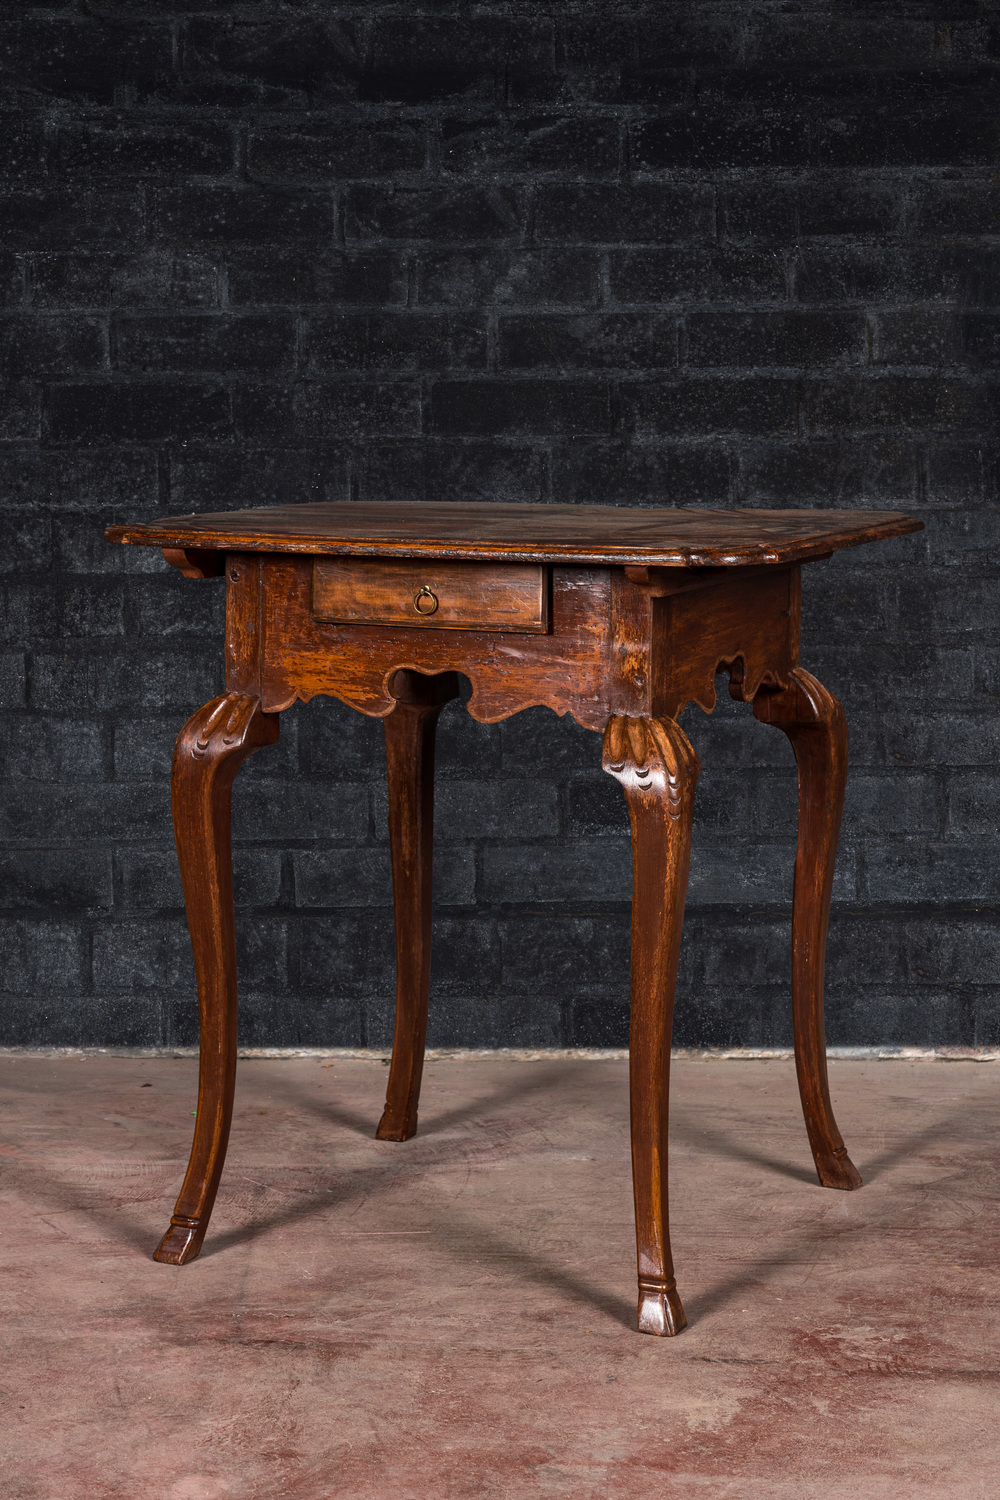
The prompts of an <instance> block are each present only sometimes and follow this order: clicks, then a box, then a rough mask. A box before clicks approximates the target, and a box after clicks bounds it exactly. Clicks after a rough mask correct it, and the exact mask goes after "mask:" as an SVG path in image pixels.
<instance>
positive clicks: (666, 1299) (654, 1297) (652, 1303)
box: [639, 1281, 687, 1338]
mask: <svg viewBox="0 0 1000 1500" xmlns="http://www.w3.org/2000/svg"><path fill="white" fill-rule="evenodd" d="M686 1327H687V1318H686V1317H685V1316H684V1309H683V1307H682V1306H681V1299H680V1297H679V1296H678V1295H677V1288H676V1287H675V1286H670V1287H669V1288H668V1287H664V1286H660V1285H648V1284H647V1285H645V1286H644V1285H643V1283H642V1282H641V1281H640V1283H639V1332H640V1333H653V1334H656V1336H657V1337H658V1338H672V1337H673V1336H674V1334H675V1333H680V1331H681V1329H682V1328H686Z"/></svg>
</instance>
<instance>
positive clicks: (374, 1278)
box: [0, 1056, 1000, 1500]
mask: <svg viewBox="0 0 1000 1500" xmlns="http://www.w3.org/2000/svg"><path fill="white" fill-rule="evenodd" d="M195 1069H196V1064H195V1063H194V1062H193V1061H192V1060H190V1059H178V1060H173V1059H167V1058H163V1059H160V1058H157V1059H149V1060H143V1059H136V1058H131V1059H130V1058H117V1057H103V1058H96V1057H69V1058H54V1059H50V1058H39V1057H36V1058H29V1057H25V1058H17V1057H9V1056H8V1057H3V1058H0V1187H2V1192H3V1204H2V1212H0V1297H2V1299H3V1300H2V1309H3V1310H2V1324H0V1327H2V1334H0V1343H2V1351H0V1402H2V1406H3V1414H4V1415H3V1424H2V1430H0V1495H2V1496H3V1497H4V1500H139V1497H142V1500H146V1497H151V1500H334V1497H335V1500H467V1497H477V1500H478V1497H482V1500H521V1497H528V1496H532V1497H533V1496H539V1497H556V1496H565V1497H569V1500H625V1497H628V1500H646V1497H654V1496H655V1497H657V1500H660V1497H668V1500H670V1497H687V1496H691V1497H698V1500H702V1497H705V1500H709V1497H710V1500H722V1497H725V1500H813V1497H816V1500H819V1497H821V1496H822V1497H824V1500H830V1497H834V1500H839V1497H845V1500H847V1497H850V1500H924V1497H927V1500H931V1497H933V1500H950V1497H952V1496H954V1497H959V1496H960V1497H962V1500H996V1497H997V1495H998V1494H1000V1478H998V1474H1000V1410H998V1394H1000V1381H998V1374H1000V1326H998V1324H1000V1318H998V1298H997V1272H996V1265H997V1258H998V1257H997V1250H998V1232H1000V1211H998V1170H997V1164H998V1160H1000V1150H998V1132H997V1113H998V1111H997V1095H998V1092H1000V1069H998V1067H997V1065H995V1064H976V1063H959V1062H956V1063H943V1062H934V1063H928V1062H869V1063H865V1062H834V1063H832V1064H831V1076H832V1084H833V1092H834V1099H835V1103H836V1106H837V1113H838V1116H839V1120H840V1124H841V1128H842V1129H843V1131H844V1135H845V1137H846V1138H847V1141H848V1144H849V1146H850V1147H851V1152H852V1155H853V1157H854V1160H855V1162H856V1163H857V1165H858V1166H859V1168H860V1169H861V1172H862V1174H863V1175H864V1177H865V1180H866V1184H867V1185H866V1186H865V1187H864V1188H863V1189H862V1190H861V1191H860V1192H856V1193H839V1192H831V1191H829V1190H824V1189H822V1188H820V1187H819V1186H818V1185H817V1184H816V1182H815V1179H814V1177H813V1174H812V1166H811V1160H810V1158H809V1154H808V1149H807V1146H806V1138H805V1132H804V1129H803V1127H802V1123H801V1117H800V1116H799V1113H798V1105H797V1098H796V1094H795V1084H794V1075H793V1070H792V1067H791V1065H790V1064H789V1063H787V1062H773V1061H772V1062H735V1061H709V1062H701V1061H699V1062H696V1061H687V1060H684V1061H680V1062H678V1063H677V1064H676V1066H675V1070H674V1098H673V1104H672V1121H673V1126H672V1129H673V1154H672V1161H671V1191H672V1217H673V1240H674V1252H675V1259H676V1262H677V1270H678V1285H679V1287H680V1291H681V1295H682V1297H683V1300H684V1305H685V1308H686V1310H687V1314H688V1318H689V1321H690V1326H689V1328H688V1329H686V1330H685V1331H684V1332H683V1333H682V1334H681V1335H680V1336H679V1337H677V1338H675V1339H655V1338H650V1337H646V1336H641V1335H639V1334H637V1333H635V1332H634V1331H633V1327H634V1324H633V1319H634V1309H635V1298H634V1263H633V1253H634V1252H633V1241H632V1225H631V1214H632V1206H631V1192H630V1183H629V1148H628V1106H627V1064H625V1063H622V1062H618V1061H590V1060H546V1061H535V1062H522V1061H510V1060H492V1059H491V1060H484V1061H478V1060H477V1061H472V1060H443V1061H438V1062H432V1063H430V1064H429V1065H428V1069H427V1073H426V1082H425V1088H424V1096H423V1108H422V1112H421V1124H420V1133H419V1135H418V1136H417V1138H416V1139H415V1140H413V1141H410V1142H408V1143H406V1144H403V1145H395V1144H392V1143H381V1142H377V1141H375V1140H374V1139H373V1131H374V1127H375V1124H376V1122H377V1120H378V1117H379V1114H380V1110H381V1098H382V1093H383V1090H384V1086H385V1077H386V1069H385V1066H384V1065H383V1064H382V1063H380V1062H377V1061H369V1060H350V1061H348V1060H336V1061H331V1060H330V1059H325V1060H324V1059H321V1058H302V1059H296V1060H268V1061H246V1062H243V1063H241V1064H240V1075H239V1083H238V1091H237V1117H236V1123H235V1126H234V1131H233V1139H232V1144H231V1147H230V1159H229V1165H228V1168H227V1173H226V1176H225V1179H224V1182H223V1187H222V1191H221V1194H220V1197H219V1201H218V1204H217V1207H216V1212H215V1219H214V1221H213V1224H212V1228H211V1230H210V1232H209V1238H208V1240H207V1242H206V1245H205V1249H204V1250H203V1252H202V1255H201V1258H200V1259H199V1260H197V1261H195V1262H194V1263H193V1264H191V1265H190V1266H187V1267H184V1268H183V1269H175V1268H171V1267H167V1266H160V1265H156V1264H155V1263H154V1262H153V1261H152V1260H151V1259H150V1254H151V1252H152V1250H153V1249H154V1248H155V1245H156V1243H157V1241H158V1239H159V1236H160V1234H161V1233H162V1231H163V1230H164V1229H165V1227H166V1224H167V1220H168V1218H169V1214H170V1211H171V1208H172V1205H173V1199H174V1197H175V1195H176V1192H177V1189H178V1187H179V1184H180V1179H181V1176H182V1173H183V1166H184V1163H185V1160H186V1156H187V1148H188V1143H189V1136H190V1129H191V1124H192V1110H193V1102H194V1089H195Z"/></svg>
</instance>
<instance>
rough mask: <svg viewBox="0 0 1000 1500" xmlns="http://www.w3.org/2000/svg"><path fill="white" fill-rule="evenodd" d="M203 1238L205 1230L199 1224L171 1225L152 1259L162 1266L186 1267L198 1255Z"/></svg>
mask: <svg viewBox="0 0 1000 1500" xmlns="http://www.w3.org/2000/svg"><path fill="white" fill-rule="evenodd" d="M204 1238H205V1230H204V1229H203V1228H202V1227H201V1225H199V1224H171V1226H170V1228H169V1229H168V1230H167V1232H166V1234H165V1235H164V1236H163V1238H162V1240H161V1241H160V1243H159V1246H158V1248H157V1251H156V1254H155V1255H154V1256H153V1259H154V1260H158V1261H159V1262H160V1264H161V1265H164V1266H186V1265H187V1263H188V1261H189V1260H194V1258H195V1256H196V1255H197V1254H198V1251H199V1250H200V1249H201V1243H202V1240H203V1239H204Z"/></svg>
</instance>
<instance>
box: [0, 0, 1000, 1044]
mask: <svg viewBox="0 0 1000 1500" xmlns="http://www.w3.org/2000/svg"><path fill="white" fill-rule="evenodd" d="M998 67H1000V24H998V13H997V9H996V6H995V5H994V4H992V3H986V0H984V3H982V4H977V3H975V0H948V3H940V4H938V3H934V0H928V3H909V0H897V3H892V4H889V3H881V0H871V3H869V4H860V5H859V4H852V3H849V0H841V3H835V0H828V3H809V0H806V3H802V4H795V5H791V4H776V3H768V0H761V3H758V4H755V5H753V6H747V5H745V4H743V3H740V0H716V3H711V4H709V3H706V4H702V3H698V4H695V3H694V0H690V3H686V4H678V3H673V0H661V3H657V4H655V5H654V4H650V5H648V6H645V7H644V6H642V5H639V4H624V3H618V4H614V3H611V0H605V3H603V4H588V3H584V0H578V3H573V4H565V5H558V6H545V5H543V4H539V3H537V0H532V3H530V4H527V3H517V0H511V3H507V4H492V5H491V4H483V5H476V6H471V5H464V4H460V3H453V4H448V3H444V0H441V3H435V0H426V3H424V4H417V3H412V4H410V3H396V4H390V3H379V0H367V3H362V0H356V3H354V4H339V3H336V0H327V3H313V4H310V3H308V0H302V3H292V0H287V3H281V0H263V3H259V4H252V3H248V4H235V5H233V4H222V3H219V0H163V3H160V0H147V3H145V4H143V5H141V6H140V5H135V4H128V3H125V0H88V3H86V4H83V3H80V4H68V3H61V0H50V3H48V4H44V5H36V6H32V5H30V4H22V5H13V4H7V5H4V6H3V7H2V8H0V68H2V74H3V85H4V92H3V99H4V102H3V105H2V107H0V130H2V140H3V151H2V163H0V172H2V174H3V181H2V203H0V224H2V228H3V238H4V248H3V250H2V252H0V294H2V299H3V312H2V315H0V317H2V321H0V336H2V355H0V360H2V372H3V377H4V398H3V410H2V418H0V421H2V430H0V436H2V442H3V446H2V449H0V464H2V482H0V505H2V508H3V527H4V533H3V534H4V546H3V548H2V549H0V567H2V568H3V569H4V571H5V579H4V582H5V588H4V592H3V609H2V615H0V624H2V630H3V644H2V652H0V694H2V704H3V710H4V712H3V716H2V728H0V761H2V765H0V772H2V776H3V788H2V799H0V837H2V841H3V842H2V853H0V872H2V883H3V896H2V904H3V911H2V913H0V916H2V925H3V933H4V947H3V953H4V960H3V964H2V969H0V992H2V1001H0V1029H2V1035H3V1039H4V1040H5V1041H6V1042H9V1043H39V1042H48V1043H180V1042H189V1041H191V1040H192V1039H193V1037H194V1034H195V1007H194V996H193V988H192V977H191V971H190V961H189V957H188V953H187V946H186V934H185V929H184V924H183V916H182V912H181V908H180V896H179V889H178V881H177V877H176V873H175V869H174V860H173V853H172V846H171V833H170V820H169V793H168V764H169V753H170V747H171V744H172V741H173V737H174V735H175V733H176V731H177V729H178V727H179V725H180V723H181V722H182V720H183V719H184V718H185V717H186V716H187V715H188V713H189V712H190V711H191V710H192V709H193V708H194V707H195V706H197V705H198V704H200V703H202V702H203V701H204V700H205V699H207V698H208V697H210V696H211V695H213V694H214V693H215V692H217V691H218V688H219V683H220V670H219V667H220V651H219V642H220V629H221V609H220V605H221V599H220V588H219V586H218V585H217V584H213V583H204V584H195V583H188V582H184V581H183V580H182V579H180V578H179V577H178V576H177V575H176V574H174V573H172V572H170V571H169V570H167V569H166V568H165V567H164V565H163V564H162V563H161V562H160V560H159V557H158V555H156V554H152V555H151V554H146V553H143V552H138V551H136V552H132V551H128V550H126V549H122V548H112V547H109V546H106V545H105V544H104V542H103V541H102V536H101V533H102V528H103V527H104V525H105V524H106V523H107V522H109V521H112V520H124V519H136V518H143V517H152V516H154V515H156V514H158V513H160V514H162V513H165V512H169V511H181V510H184V511H186V510H193V509H199V508H201V509H204V508H218V507H236V506H244V505H249V504H257V503H260V502H262V501H263V502H269V501H273V502H297V501H306V500H315V499H320V498H325V499H346V498H349V497H359V498H378V499H381V498H408V499H409V498H417V499H419V498H422V497H439V496H447V497H454V498H460V497H461V498H466V499H468V500H469V501H471V502H476V501H479V500H485V499H491V498H497V499H508V500H525V501H538V500H558V501H571V502H572V501H593V500H598V501H609V500H610V501H619V502H631V503H642V504H645V503H660V502H663V501H678V502H688V503H690V502H696V503H700V504H707V505H726V504H739V505H750V506H758V505H759V506H784V505H793V506H796V505H815V506H827V505H837V506H851V505H862V506H864V505H874V506H891V507H901V508H906V509H909V510H912V511H915V512H917V513H919V514H920V515H921V516H922V517H923V519H924V520H925V522H926V527H927V529H926V532H925V533H924V534H923V535H922V536H920V537H915V538H906V539H904V540H902V541H900V542H898V543H893V544H890V545H887V546H883V547H879V548H871V549H868V550H867V551H865V552H861V553H855V554H848V555H846V556H841V557H838V558H837V559H836V560H834V561H833V562H831V563H829V564H825V565H817V566H815V567H813V568H811V569H810V570H809V571H808V572H807V574H806V624H805V643H804V653H803V655H804V661H805V662H806V664H807V665H808V666H810V667H811V668H812V669H814V670H815V671H816V672H817V673H818V674H819V675H820V676H821V678H822V679H823V680H824V681H825V682H826V683H828V684H829V686H830V687H831V688H832V689H833V690H834V691H836V692H837V693H839V694H840V696H841V697H842V699H843V700H844V702H845V705H846V707H847V710H848V713H849V719H850V724H851V730H852V777H851V784H850V790H849V795H848V805H847V814H846V827H845V835H844V840H843V847H842V853H841V858H840V864H839V867H838V875H837V887H836V903H837V905H836V914H835V920H834V923H833V931H832V943H831V956H830V974H829V1015H830V1036H831V1040H832V1041H835V1042H839V1043H863V1042H932V1043H933V1042H938V1043H949V1042H967V1043H972V1042H979V1043H984V1042H988V1043H996V1042H997V1041H998V1040H1000V1020H998V1009H997V998H998V986H1000V930H998V926H1000V924H998V921H997V897H998V891H1000V840H998V834H997V806H998V801H1000V799H998V793H1000V785H998V775H997V769H996V765H997V755H996V750H997V741H998V737H1000V719H998V717H997V713H996V700H997V694H998V691H1000V659H998V655H997V644H998V641H997V625H998V621H997V611H998V595H997V591H996V587H995V582H994V578H995V558H996V548H997V498H998V497H997V444H996V437H995V418H996V410H997V381H996V369H997V360H996V355H997V350H998V348H1000V315H998V313H997V310H996V309H997V288H998V284H1000V240H998V238H997V234H998V215H1000V187H998V177H997V167H998V160H1000V151H998V146H1000V111H998V101H1000V93H998V87H997V84H998V80H997V72H998ZM685 722H686V723H687V725H688V728H689V731H690V733H691V735H692V737H693V739H694V740H695V743H696V745H697V747H698V749H699V750H700V752H701V754H702V758H703V761H704V772H703V777H702V782H701V787H700V792H699V805H698V815H697V826H696V833H695V853H694V861H693V869H692V879H691V893H690V906H689V919H688V926H687V934H686V939H685V948H684V958H683V979H682V994H681V999H680V1013H679V1020H678V1035H679V1039H680V1040H682V1041H684V1042H687V1043H723V1042H724V1043H738V1042H742V1043H752V1044H764V1043H769V1042H771V1043H779V1042H783V1041H785V1040H786V1039H787V1038H788V1035H789V1022H788V1004H787V994H786V987H785V975H786V968H787V958H786V948H787V929H788V904H789V899H790V892H791V869H792V851H793V843H794V778H793V770H792V763H791V756H790V752H789V749H788V746H787V744H786V743H785V741H784V740H783V738H782V737H781V736H779V735H777V734H775V733H773V732H772V731H768V730H767V729H765V728H763V727H761V726H758V725H756V724H755V723H754V722H753V720H752V719H751V717H750V715H749V711H748V710H745V709H744V710H742V711H738V710H737V709H736V708H735V707H733V706H731V705H729V703H728V701H726V700H724V701H723V703H722V704H721V705H720V709H719V712H718V714H717V716H716V717H715V718H713V719H711V720H706V719H705V718H704V717H703V716H702V715H701V714H700V713H699V712H698V711H697V710H693V711H691V712H690V713H689V714H688V715H687V716H686V720H685ZM440 740H441V751H440V771H439V788H440V795H439V810H440V811H439V843H438V886H437V894H438V902H439V913H440V914H439V921H438V929H437V938H438V942H437V950H436V957H435V971H434V1003H433V1020H432V1023H431V1039H432V1041H433V1042H435V1043H437V1044H439V1045H441V1044H449V1043H465V1044H477V1045H493V1044H532V1045H534V1044H541V1045H545V1044H568V1043H581V1044H587V1043H595V1044H598V1043H603V1044H609V1043H610V1044H616V1043H619V1042H621V1041H622V1040H623V1038H624V1036H625V1016H626V1007H627V950H628V901H629V850H628V843H627V829H626V819H625V813H624V806H623V802H622V799H621V797H620V794H619V792H618V790H617V788H616V787H615V785H614V784H613V783H611V782H610V781H609V780H608V779H607V778H605V777H603V776H602V774H601V772H600V770H599V769H598V753H599V741H598V739H597V737H596V736H594V735H591V734H588V733H586V732H585V731H583V730H581V729H579V728H578V727H576V726H575V725H574V724H572V723H570V722H560V721H557V720H556V719H555V718H554V717H553V716H552V715H550V714H548V713H547V712H544V711H541V710H535V711H532V712H530V713H527V714H524V715H522V716H521V717H519V718H517V719H514V720H512V721H510V722H508V723H507V724H504V725H502V726H499V727H493V728H487V727H482V726H478V725H476V724H474V723H472V721H470V720H469V719H468V717H467V716H466V715H465V714H464V711H461V710H457V709H449V710H448V711H447V712H446V714H445V716H444V719H443V722H442V729H441V736H440ZM383 775H384V755H383V751H382V746H381V729H380V726H379V725H378V723H376V722H372V721H366V720H363V719H361V718H360V717H357V716H353V715H352V714H350V713H349V712H348V711H347V710H345V709H343V708H342V707H341V706H340V705H338V704H336V703H332V702H322V701H320V702H316V703H313V704H311V705H310V706H308V707H306V708H301V707H300V708H296V709H295V710H293V711H291V712H289V713H287V714H286V715H285V716H284V718H283V727H282V741H281V745H280V746H279V747H278V748H277V749H275V750H273V751H268V752H264V753H262V754H261V755H259V756H258V757H256V758H255V760H254V761H253V762H252V763H251V764H250V765H249V766H248V767H247V769H246V770H245V771H244V772H243V773H242V780H241V782H240V784H239V785H238V789H237V795H236V814H235V819H236V831H237V837H238V846H237V855H236V875H237V892H238V897H239V902H240V908H241V912H242V913H243V918H242V921H241V936H240V943H241V962H242V973H243V980H244V999H243V1026H244V1037H245V1040H246V1041H247V1042H251V1043H266V1042H270V1043H303V1044H305V1043H313V1044H321V1043H331V1044H332V1043H339V1044H359V1043H369V1044H372V1045H376V1044H384V1043H385V1042H386V1040H387V1039H388V1037H389V1034H390V1032H389V1027H390V998H389V997H390V991H391V970H392V963H391V942H390V931H391V928H390V912H389V908H388V902H389V875H388V857H387V845H386V827H385V802H384V792H383V787H382V778H383Z"/></svg>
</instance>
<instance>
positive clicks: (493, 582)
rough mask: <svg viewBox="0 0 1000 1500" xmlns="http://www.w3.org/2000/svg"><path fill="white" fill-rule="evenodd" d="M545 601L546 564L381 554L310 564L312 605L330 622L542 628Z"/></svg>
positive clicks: (437, 627) (526, 630)
mask: <svg viewBox="0 0 1000 1500" xmlns="http://www.w3.org/2000/svg"><path fill="white" fill-rule="evenodd" d="M547 603H548V588H547V578H546V570H545V568H544V567H543V566H542V565H541V563H497V564H496V565H494V566H493V567H492V568H491V567H488V566H486V565H484V564H482V563H461V562H458V563H456V562H440V561H438V560H437V559H436V558H427V559H421V560H420V561H419V562H413V561H412V560H410V559H409V558H405V559H400V560H397V559H394V558H381V557H378V558H354V557H317V558H316V560H315V562H314V563H313V608H312V612H313V614H314V615H315V616H316V619H317V620H326V621H328V622H330V623H332V624H338V625H397V626H398V625H408V626H411V627H412V626H416V627H417V628H418V629H423V630H502V631H513V632H514V633H515V634H524V633H527V634H534V635H544V633H545V631H546V629H547V627H548V610H547V608H546V605H547Z"/></svg>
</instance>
